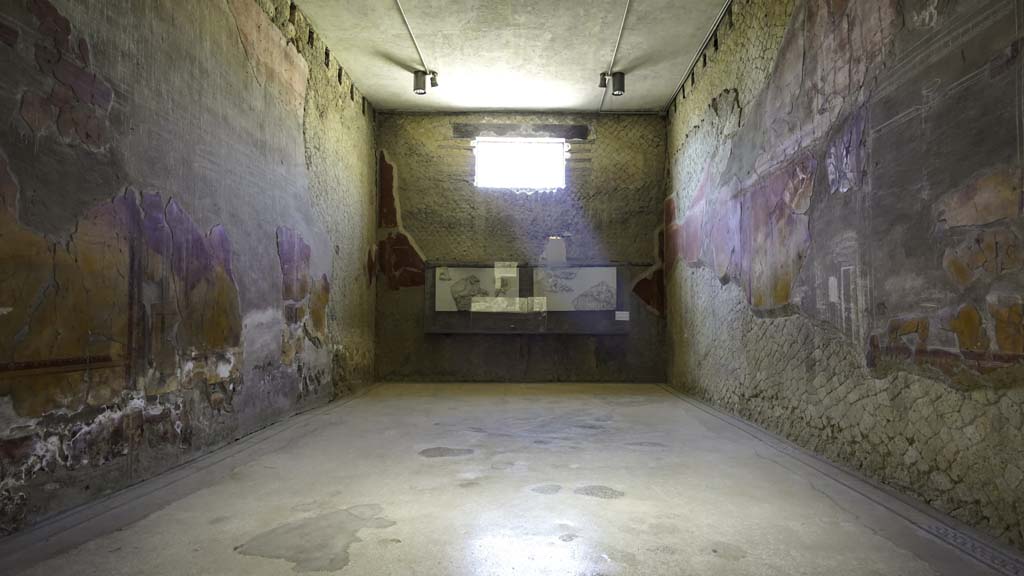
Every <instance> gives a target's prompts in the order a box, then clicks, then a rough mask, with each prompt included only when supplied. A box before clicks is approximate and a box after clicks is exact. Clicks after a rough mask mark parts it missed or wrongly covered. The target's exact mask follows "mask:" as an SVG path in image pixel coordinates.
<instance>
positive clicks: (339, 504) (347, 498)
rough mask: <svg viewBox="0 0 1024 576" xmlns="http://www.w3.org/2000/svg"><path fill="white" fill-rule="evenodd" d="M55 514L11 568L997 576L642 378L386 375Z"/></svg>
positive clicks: (778, 448) (919, 516) (894, 505)
mask: <svg viewBox="0 0 1024 576" xmlns="http://www.w3.org/2000/svg"><path fill="white" fill-rule="evenodd" d="M76 514H77V516H76ZM76 514H72V515H70V516H68V517H65V518H62V519H60V520H58V521H56V522H53V523H50V524H49V525H46V526H43V527H41V530H39V531H36V532H35V533H29V534H26V535H24V536H22V537H21V538H20V540H19V541H8V542H6V543H0V553H6V554H8V555H9V556H8V558H9V561H5V562H4V563H2V564H6V565H7V566H8V567H11V566H19V565H23V564H26V563H29V562H31V561H32V560H33V558H34V557H39V556H48V559H46V560H45V561H43V562H42V563H39V564H36V565H35V566H32V567H30V568H29V569H28V570H27V571H26V572H25V574H32V575H47V576H57V575H62V574H68V575H71V574H74V575H76V576H81V575H85V574H103V575H116V574H132V575H135V574H160V575H163V574H168V575H169V574H175V575H180V574H218V575H231V574H238V575H246V576H257V575H264V574H266V575H269V574H274V575H278V574H288V573H292V571H293V570H294V571H297V572H306V571H340V573H341V574H344V575H363V574H365V575H371V574H372V575H386V574H395V575H399V574H400V575H427V574H480V575H484V574H486V575H502V576H505V575H517V576H521V575H547V574H557V575H576V574H579V575H598V574H604V575H612V574H643V575H648V576H651V575H659V574H665V575H668V574H671V575H712V574H713V575H722V576H726V575H740V574H744V575H746V574H749V575H755V574H756V575H775V574H778V575H787V576H790V575H794V574H807V575H821V574H828V575H829V576H841V575H855V574H856V575H899V576H917V575H921V576H924V575H932V574H944V575H946V574H948V575H951V576H952V575H955V576H966V575H975V574H977V575H987V574H999V572H996V571H992V570H989V569H988V568H986V567H985V566H983V565H982V564H980V563H977V562H975V561H974V560H972V559H971V558H969V557H968V556H966V555H962V554H961V553H960V551H958V550H957V549H956V548H954V547H952V546H950V545H948V544H946V543H944V542H943V541H942V540H940V539H939V538H938V537H936V536H934V535H933V534H941V533H942V529H939V530H938V532H936V528H935V526H932V525H931V524H929V523H932V524H934V523H935V522H936V520H935V518H936V517H937V516H935V515H934V513H931V514H929V513H928V512H927V510H923V509H915V508H913V507H912V506H908V505H907V503H906V502H903V501H901V500H899V499H895V498H892V497H891V496H888V495H886V494H884V493H882V492H880V491H878V490H876V489H874V488H872V487H871V486H869V485H867V484H866V483H864V482H862V481H860V480H857V479H856V478H853V477H852V476H849V475H846V474H844V473H842V472H840V471H838V470H836V469H834V468H832V467H830V466H828V465H826V464H824V463H822V462H820V461H817V460H816V459H814V458H811V457H809V456H808V455H806V454H802V453H800V452H799V451H797V450H794V449H792V448H791V447H787V446H786V445H784V444H782V443H779V442H777V441H775V440H772V439H771V438H770V437H767V436H764V435H760V434H759V433H758V432H757V431H756V430H754V429H752V428H749V427H745V426H744V425H743V424H742V423H739V424H737V423H735V422H732V421H730V420H729V419H728V418H722V417H721V416H718V415H716V414H714V413H712V412H708V411H706V409H705V408H702V407H701V406H699V405H698V404H695V403H692V402H689V401H687V400H684V399H681V398H679V397H676V396H674V395H672V394H670V393H669V392H667V391H665V390H664V389H662V388H660V387H658V386H653V385H571V384H545V385H500V384H462V385H453V384H445V385H442V384H422V385H417V384H387V385H383V386H379V387H377V388H374V389H373V390H371V391H370V392H369V393H367V394H365V395H364V396H362V397H359V398H356V399H354V400H352V401H350V402H347V403H345V404H332V405H330V406H327V407H325V408H322V409H319V410H316V411H313V412H311V413H307V414H304V415H301V416H298V417H295V418H292V419H290V420H289V421H287V422H286V423H283V424H282V425H279V426H276V427H273V428H271V429H268V430H266V431H264V432H261V433H259V434H257V435H254V436H252V437H249V438H247V439H245V440H243V441H242V442H239V443H236V444H235V445H232V446H231V447H229V448H228V449H226V450H224V451H221V452H220V453H216V454H214V455H213V456H212V457H208V458H206V459H204V460H201V461H200V462H197V463H196V464H194V465H190V466H187V467H185V468H183V469H180V470H178V471H175V472H174V473H172V474H170V475H166V476H165V477H161V478H159V479H156V480H154V481H151V482H148V483H145V484H143V485H140V486H139V487H136V488H133V489H131V490H129V491H127V492H125V493H122V494H120V495H118V496H117V497H115V498H113V499H111V500H110V501H107V502H104V503H101V504H100V505H98V506H92V507H90V508H89V509H88V510H86V511H80V512H77V513H76ZM82 514H86V516H81V515H82ZM936 526H937V525H936ZM44 539H45V540H46V541H45V542H42V540H44ZM76 544H78V545H77V547H75V548H73V549H69V550H66V551H64V552H63V553H60V554H59V555H52V554H53V551H54V550H59V549H61V548H67V547H69V546H72V545H76ZM2 564H0V565H2ZM0 571H2V570H0ZM1004 573H1005V572H1004Z"/></svg>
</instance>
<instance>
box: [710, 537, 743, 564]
mask: <svg viewBox="0 0 1024 576" xmlns="http://www.w3.org/2000/svg"><path fill="white" fill-rule="evenodd" d="M711 554H712V555H714V556H716V557H718V558H722V559H724V560H731V561H733V562H738V561H740V560H743V559H744V558H746V557H747V551H746V550H745V549H743V548H742V547H740V546H737V545H735V544H730V543H729V542H712V544H711Z"/></svg>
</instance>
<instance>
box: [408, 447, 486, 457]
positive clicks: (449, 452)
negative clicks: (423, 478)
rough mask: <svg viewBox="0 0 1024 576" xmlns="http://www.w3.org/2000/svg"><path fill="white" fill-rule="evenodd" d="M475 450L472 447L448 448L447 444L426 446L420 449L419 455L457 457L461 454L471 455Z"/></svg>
mask: <svg viewBox="0 0 1024 576" xmlns="http://www.w3.org/2000/svg"><path fill="white" fill-rule="evenodd" d="M473 452H474V450H473V449H472V448H448V447H446V446H435V447H433V448H426V449H424V450H420V451H419V455H420V456H423V457H424V458H457V457H459V456H469V455H470V454H472V453H473Z"/></svg>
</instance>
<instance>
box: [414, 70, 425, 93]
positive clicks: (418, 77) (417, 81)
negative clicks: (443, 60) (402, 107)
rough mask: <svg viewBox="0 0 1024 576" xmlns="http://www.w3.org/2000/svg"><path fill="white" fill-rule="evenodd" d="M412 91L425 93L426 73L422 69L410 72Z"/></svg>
mask: <svg viewBox="0 0 1024 576" xmlns="http://www.w3.org/2000/svg"><path fill="white" fill-rule="evenodd" d="M412 91H413V92H415V93H416V94H419V95H420V96H423V95H424V94H426V93H427V73H426V72H424V71H423V70H417V71H415V72H413V73H412Z"/></svg>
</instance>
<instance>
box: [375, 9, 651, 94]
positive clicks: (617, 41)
mask: <svg viewBox="0 0 1024 576" xmlns="http://www.w3.org/2000/svg"><path fill="white" fill-rule="evenodd" d="M395 1H396V2H397V1H398V0H395ZM631 2H632V0H626V9H625V10H623V11H622V23H621V24H620V25H619V35H618V36H617V37H616V38H615V49H614V50H612V59H611V60H610V61H609V62H608V79H609V80H610V79H611V77H612V70H613V69H614V68H615V58H616V57H617V56H618V55H619V44H621V43H622V31H623V30H625V29H626V17H627V16H628V15H629V5H630V3H631ZM608 88H609V86H605V89H604V93H603V94H601V105H600V106H599V107H598V108H597V111H598V112H604V101H605V99H606V98H607V97H608Z"/></svg>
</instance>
